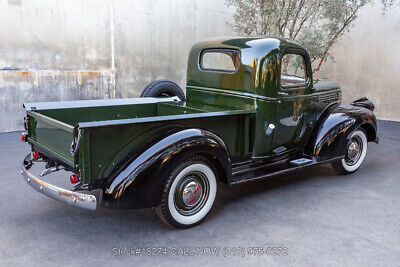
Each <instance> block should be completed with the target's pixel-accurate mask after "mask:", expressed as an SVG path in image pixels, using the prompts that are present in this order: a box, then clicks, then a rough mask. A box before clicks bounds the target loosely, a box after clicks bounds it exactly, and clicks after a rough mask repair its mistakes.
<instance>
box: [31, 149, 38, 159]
mask: <svg viewBox="0 0 400 267" xmlns="http://www.w3.org/2000/svg"><path fill="white" fill-rule="evenodd" d="M32 158H33V159H38V158H39V152H38V151H36V150H35V151H33V152H32Z"/></svg>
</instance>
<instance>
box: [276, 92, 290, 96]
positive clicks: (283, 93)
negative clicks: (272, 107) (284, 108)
mask: <svg viewBox="0 0 400 267" xmlns="http://www.w3.org/2000/svg"><path fill="white" fill-rule="evenodd" d="M276 94H277V95H279V96H288V95H289V94H288V93H285V92H276Z"/></svg>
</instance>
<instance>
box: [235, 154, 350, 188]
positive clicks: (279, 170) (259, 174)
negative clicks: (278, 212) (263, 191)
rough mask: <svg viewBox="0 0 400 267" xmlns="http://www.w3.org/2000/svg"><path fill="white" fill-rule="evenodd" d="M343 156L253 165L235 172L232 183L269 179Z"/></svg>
mask: <svg viewBox="0 0 400 267" xmlns="http://www.w3.org/2000/svg"><path fill="white" fill-rule="evenodd" d="M341 158H343V157H336V158H332V159H328V160H320V159H318V158H315V157H313V158H311V159H307V158H300V159H297V160H291V161H283V162H279V163H273V164H267V165H263V166H258V167H256V168H254V167H252V168H249V169H247V170H240V171H238V172H233V174H232V182H231V185H235V184H241V183H246V182H251V181H256V180H262V179H267V178H270V177H273V176H277V175H280V174H284V173H288V172H292V171H296V170H299V169H302V168H306V167H309V166H315V165H319V164H324V163H328V162H332V161H334V160H337V159H341Z"/></svg>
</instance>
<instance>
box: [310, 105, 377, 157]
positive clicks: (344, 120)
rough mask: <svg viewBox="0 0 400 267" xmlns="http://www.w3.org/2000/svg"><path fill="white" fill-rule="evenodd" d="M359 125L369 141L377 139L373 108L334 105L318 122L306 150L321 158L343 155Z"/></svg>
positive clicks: (311, 154)
mask: <svg viewBox="0 0 400 267" xmlns="http://www.w3.org/2000/svg"><path fill="white" fill-rule="evenodd" d="M359 127H361V128H362V129H363V130H364V131H365V132H366V134H367V138H368V141H375V140H377V137H376V129H377V122H376V117H375V115H374V114H373V112H372V111H371V110H369V109H367V108H364V107H359V106H337V107H334V108H332V109H330V110H328V111H327V113H326V114H325V115H324V116H321V118H320V119H319V120H318V121H317V122H316V124H315V126H314V128H313V131H312V134H311V136H310V139H309V142H308V144H307V146H306V149H305V152H306V154H308V155H310V156H312V157H319V158H320V159H321V160H329V159H333V158H337V157H343V156H344V155H345V152H346V146H347V144H348V142H349V138H350V135H351V133H353V132H354V131H355V130H356V129H358V128H359Z"/></svg>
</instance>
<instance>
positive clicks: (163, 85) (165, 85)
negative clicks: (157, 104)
mask: <svg viewBox="0 0 400 267" xmlns="http://www.w3.org/2000/svg"><path fill="white" fill-rule="evenodd" d="M171 96H177V97H179V99H180V100H182V101H185V93H184V92H183V91H182V89H181V88H180V87H179V85H177V84H176V83H174V82H171V81H168V80H157V81H154V82H151V83H150V84H149V85H147V86H146V88H144V90H143V92H142V94H141V95H140V97H171Z"/></svg>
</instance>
